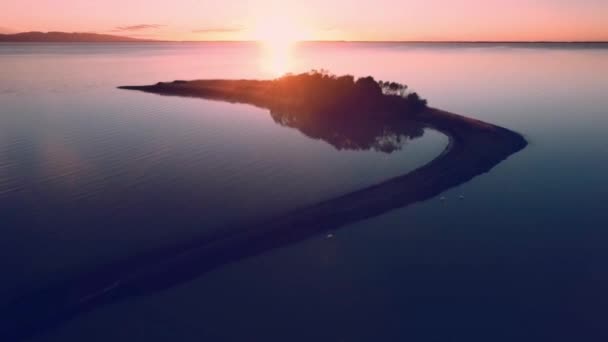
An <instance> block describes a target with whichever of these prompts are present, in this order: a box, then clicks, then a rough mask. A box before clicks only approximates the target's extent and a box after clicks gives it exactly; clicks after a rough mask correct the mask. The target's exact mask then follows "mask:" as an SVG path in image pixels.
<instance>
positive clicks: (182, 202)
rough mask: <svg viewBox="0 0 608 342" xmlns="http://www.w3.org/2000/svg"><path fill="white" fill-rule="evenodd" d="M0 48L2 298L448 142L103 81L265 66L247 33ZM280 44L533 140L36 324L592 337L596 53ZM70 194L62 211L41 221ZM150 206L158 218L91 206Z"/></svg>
mask: <svg viewBox="0 0 608 342" xmlns="http://www.w3.org/2000/svg"><path fill="white" fill-rule="evenodd" d="M24 49H25V50H26V51H24ZM28 49H29V50H28ZM70 49H73V50H70ZM0 51H2V52H0V56H1V57H0V59H2V64H0V65H1V67H0V68H2V71H3V78H2V81H0V82H2V83H0V85H1V87H0V89H1V90H0V91H1V92H2V94H3V95H1V96H2V97H1V101H2V116H1V117H0V120H2V124H1V125H0V127H1V128H0V129H1V130H2V133H1V134H0V139H2V141H3V145H2V148H1V150H0V151H1V152H0V155H1V156H2V157H0V160H1V161H2V162H1V164H0V165H2V166H0V172H2V175H8V177H6V176H3V177H2V178H0V179H1V180H2V181H0V184H2V189H15V188H16V189H18V190H14V191H9V192H7V193H3V194H2V195H0V196H4V197H2V198H3V200H2V201H1V203H2V205H3V211H2V213H3V214H2V215H3V216H4V217H9V219H10V220H12V221H11V222H17V223H19V224H18V225H9V226H4V225H3V227H2V229H3V230H4V239H3V240H2V246H1V247H2V250H3V253H4V254H5V255H8V256H9V257H7V258H4V259H3V261H2V263H3V268H4V269H6V270H8V272H7V273H5V274H7V276H6V278H7V280H5V281H4V284H3V287H2V288H3V289H4V291H3V296H4V294H6V296H5V297H4V298H8V296H9V295H10V294H11V293H14V292H15V291H16V289H17V288H19V287H21V286H23V287H31V286H34V285H35V286H37V285H40V283H41V282H44V281H49V280H50V279H54V278H60V277H62V276H64V275H68V274H70V273H71V272H76V271H77V270H80V269H86V268H87V267H88V266H90V265H95V264H96V263H99V262H100V260H110V259H112V258H119V257H121V256H126V255H129V254H130V253H137V251H139V250H145V249H146V248H153V247H154V246H158V245H159V243H171V241H179V240H180V239H184V238H186V239H187V238H188V237H189V236H193V234H198V233H200V232H201V227H207V226H209V227H216V226H214V225H213V224H211V225H209V223H210V222H213V223H217V227H221V226H223V224H224V223H228V222H230V221H231V220H235V219H239V220H240V219H251V218H253V217H255V216H256V215H272V214H273V213H274V212H275V211H280V210H287V209H288V208H290V207H291V206H297V205H305V204H307V203H311V202H314V201H316V200H317V199H320V198H326V197H331V196H332V195H335V194H337V193H344V192H348V191H351V190H352V189H355V188H358V187H361V186H364V185H366V184H373V183H375V182H377V181H379V180H382V179H386V178H389V177H390V176H394V175H397V174H400V172H401V171H402V166H403V165H404V164H403V163H405V164H407V165H410V166H409V167H410V169H411V168H413V167H415V166H416V165H419V164H420V163H421V162H424V161H428V160H430V159H431V158H433V156H434V155H436V154H437V153H439V152H440V151H441V149H442V148H443V146H444V145H443V144H445V139H444V138H442V137H441V136H440V135H438V134H436V133H435V135H434V134H433V132H427V134H425V135H424V136H423V137H422V138H419V139H416V140H413V141H411V142H410V143H409V144H408V145H407V146H406V147H405V148H404V149H403V151H402V152H398V153H393V154H390V155H387V154H382V153H379V152H373V151H367V152H361V151H350V152H348V151H347V152H344V151H342V152H339V151H337V150H336V149H334V148H333V147H332V146H330V145H329V144H327V143H324V142H322V141H314V140H311V139H309V138H307V137H305V136H304V135H302V134H301V133H299V132H298V131H297V130H294V129H287V128H284V127H281V126H278V125H276V124H275V123H273V122H272V120H271V119H270V117H269V116H268V114H266V113H265V112H264V111H263V110H260V109H255V108H252V107H247V106H240V105H230V104H223V103H213V102H206V101H202V100H196V99H183V98H165V97H158V96H154V95H149V94H138V93H124V92H120V91H118V90H114V89H113V86H114V85H120V84H132V83H151V82H156V81H158V80H172V79H191V78H206V77H265V76H271V75H272V72H273V70H272V69H273V68H272V67H269V66H268V65H267V64H265V63H264V54H263V53H260V54H258V53H257V52H256V50H255V49H254V48H253V47H251V46H249V45H246V46H235V45H229V46H221V45H219V46H218V45H217V44H214V45H211V46H207V45H172V44H169V45H148V46H145V47H135V46H128V47H126V46H121V47H112V46H108V45H102V46H77V47H71V46H68V47H65V46H59V47H57V46H32V47H27V48H23V47H21V48H19V50H16V49H15V47H14V46H0ZM289 58H290V60H289V61H286V62H285V61H284V62H285V63H282V64H281V65H282V66H284V65H289V68H290V69H291V70H294V71H300V70H307V69H310V68H320V67H323V68H327V69H330V70H332V71H333V72H335V73H352V74H355V75H359V76H360V75H367V74H371V75H374V76H376V77H377V78H379V79H390V80H395V81H399V82H405V83H407V84H409V85H410V86H412V87H413V88H415V90H417V91H419V92H420V93H421V94H422V95H423V96H425V97H427V98H428V99H429V100H430V103H431V105H433V106H437V107H440V108H444V109H447V110H450V111H453V112H457V113H461V114H465V115H469V116H472V117H475V118H479V119H482V120H486V121H489V122H492V123H495V124H499V125H502V126H505V127H507V128H510V129H514V130H517V131H519V132H521V133H522V134H524V135H525V136H526V138H527V139H528V140H529V142H530V145H529V146H528V147H527V148H526V149H525V150H524V151H522V152H520V153H518V154H517V155H515V156H513V157H511V158H509V159H508V160H507V161H505V162H503V163H502V164H500V165H499V166H498V167H496V168H495V169H493V170H492V171H491V172H490V173H488V174H485V175H481V176H479V177H477V178H475V179H473V180H472V181H470V182H469V183H467V184H465V185H463V186H461V187H459V188H457V189H452V190H450V191H448V192H447V193H445V194H443V196H445V197H446V200H444V201H440V200H439V199H434V200H430V201H427V202H424V203H420V204H416V205H413V206H410V207H407V208H404V209H401V210H395V211H392V212H390V213H387V214H384V215H382V216H379V217H376V218H373V219H370V220H366V221H361V222H358V223H356V224H353V225H349V226H347V227H343V228H341V229H340V230H337V231H335V232H334V237H333V238H327V237H326V236H319V237H317V238H312V239H309V240H307V241H304V242H301V243H299V244H296V245H293V246H288V247H285V248H281V249H277V250H273V251H271V252H267V253H265V254H263V255H261V256H258V257H253V258H250V259H247V260H242V261H239V262H238V263H234V264H230V265H227V266H225V267H223V268H221V269H218V270H216V271H214V272H211V273H208V274H206V275H204V276H202V277H200V278H198V279H197V280H195V281H192V282H189V283H186V284H183V285H180V286H177V287H174V288H172V289H170V290H168V291H164V292H159V293H156V294H154V295H150V296H144V297H138V298H132V299H129V300H126V301H122V302H118V303H114V304H110V305H108V306H105V307H101V308H98V309H96V310H94V311H91V312H89V313H86V314H83V315H81V316H79V317H78V318H76V319H74V320H72V321H70V322H68V323H67V324H64V325H62V326H60V327H59V328H58V329H57V330H54V331H51V332H49V333H47V334H46V335H44V336H41V337H40V339H43V340H55V341H66V340H74V341H77V340H78V341H80V340H88V341H108V340H121V341H133V340H155V341H166V340H180V341H182V340H183V341H199V340H211V341H242V340H272V341H285V340H288V341H311V340H315V341H402V340H412V341H451V340H453V341H466V340H470V341H513V340H526V341H555V340H566V341H571V340H584V341H603V340H605V338H606V337H607V336H608V335H607V334H608V332H607V330H606V329H605V327H604V326H605V324H604V322H605V321H606V319H607V318H608V317H607V316H608V315H607V314H606V311H605V307H606V304H608V296H607V295H606V291H605V289H606V288H607V287H608V273H607V272H606V271H605V265H606V264H607V262H608V250H607V249H606V247H605V246H606V245H607V243H608V233H607V232H606V229H605V227H606V224H605V222H606V219H607V218H608V215H607V214H606V212H605V207H606V205H605V201H606V198H607V197H608V185H607V183H606V174H607V171H608V153H606V148H607V146H608V139H607V138H606V134H605V132H606V130H607V128H608V113H607V112H608V97H606V96H605V89H608V74H606V73H603V72H602V70H608V50H605V49H601V48H594V49H590V48H585V49H581V48H570V47H551V48H543V47H534V48H530V47H527V48H525V49H524V48H518V47H513V46H507V47H494V46H493V47H483V48H482V47H471V46H466V47H460V48H455V47H452V48H449V49H447V48H445V47H433V46H407V45H386V44H382V45H374V44H369V45H365V44H342V45H340V44H333V45H327V44H321V45H317V46H315V45H309V46H305V47H301V48H299V49H296V50H295V51H293V52H292V54H291V55H290V57H289ZM92 66H93V67H92ZM6 74H8V75H9V77H8V78H6V77H4V75H6ZM6 79H10V80H12V81H11V82H6V81H5V80H6ZM75 84H76V85H80V86H74V85H75ZM83 85H88V87H83ZM7 108H8V109H9V110H7ZM5 141H6V142H5ZM294 151H298V152H297V153H296V152H294ZM410 151H413V152H410ZM408 163H409V164H408ZM7 165H8V166H7ZM328 170H332V171H328ZM345 174H348V175H349V176H348V177H345V176H344V175H345ZM385 177H386V178H385ZM294 179H296V180H297V182H294V181H293V180H294ZM210 194H211V195H210ZM262 195H263V200H262V199H261V198H262V197H261V196H262ZM461 195H462V196H464V199H459V197H460V196H461ZM142 198H145V199H146V200H145V201H144V202H141V201H140V200H141V199H142ZM70 205H71V206H73V207H70ZM4 206H9V207H10V208H11V209H10V210H4ZM91 206H92V208H101V211H97V210H92V213H91V214H90V215H95V214H100V213H101V214H102V215H100V216H97V217H95V219H91V220H85V219H86V218H88V217H94V216H88V215H89V212H87V211H86V210H81V209H83V208H91ZM74 208H76V209H79V210H78V214H77V215H75V216H72V217H77V218H78V219H80V218H82V219H83V221H82V222H83V224H82V225H78V226H77V227H78V229H74V228H73V227H75V225H67V226H64V225H52V224H49V223H48V222H54V221H53V220H58V221H56V222H61V220H65V219H66V217H71V216H70V215H66V213H69V212H71V211H73V210H74ZM34 209H35V210H38V211H35V210H34ZM149 209H153V210H149ZM163 209H165V210H163ZM62 211H63V212H62ZM54 212H62V215H60V217H59V218H57V217H54V216H53V213H54ZM198 212H200V213H201V214H200V216H197V215H195V214H194V213H198ZM6 213H9V214H6ZM26 213H32V214H31V215H29V218H27V219H26V216H25V214H26ZM34 213H41V214H39V215H40V216H39V215H38V214H34ZM112 213H119V214H118V215H117V216H116V214H114V215H115V216H110V215H112ZM188 213H189V215H190V216H188ZM184 214H186V216H184ZM108 217H111V218H108ZM150 217H153V218H154V221H155V222H158V223H155V224H154V225H153V227H154V228H153V229H151V228H149V227H147V226H139V225H128V226H123V225H111V226H108V225H102V224H96V222H104V220H106V221H105V222H108V221H107V220H110V221H111V222H114V221H115V222H131V221H128V220H133V221H132V222H139V221H138V220H141V221H142V222H149V221H150ZM184 217H187V218H188V219H187V220H184ZM40 218H44V219H40ZM99 220H101V221H99ZM121 220H123V221H121ZM124 220H127V221H124ZM5 222H6V221H5ZM79 222H80V221H79ZM85 223H86V224H85ZM175 223H178V224H175ZM65 227H72V228H70V229H65ZM159 241H160V242H159ZM32 284H34V285H32ZM35 286H34V287H35Z"/></svg>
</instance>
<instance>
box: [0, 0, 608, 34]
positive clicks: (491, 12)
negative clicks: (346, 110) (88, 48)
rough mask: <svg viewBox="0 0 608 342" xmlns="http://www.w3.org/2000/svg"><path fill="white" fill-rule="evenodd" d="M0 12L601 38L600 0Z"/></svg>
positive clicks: (119, 6) (10, 24)
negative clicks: (279, 19)
mask: <svg viewBox="0 0 608 342" xmlns="http://www.w3.org/2000/svg"><path fill="white" fill-rule="evenodd" d="M0 17H1V18H2V21H0V25H1V27H0V32H15V31H32V30H36V31H70V32H73V31H78V32H97V33H107V34H118V35H128V36H134V37H145V38H157V39H171V40H242V39H255V38H256V32H259V31H260V30H266V31H268V30H274V29H275V27H273V26H272V25H275V26H284V24H273V23H286V22H288V23H289V26H290V28H291V31H293V32H296V31H297V33H298V38H301V39H310V40H567V41H570V40H605V41H607V40H608V0H536V1H529V0H510V1H508V0H504V1H502V0H486V1H474V0H375V1H350V0H335V1H330V0H308V1H300V2H296V1H276V0H250V1H229V0H227V1H216V0H212V1H211V0H171V1H167V0H131V1H128V0H106V1H89V0H52V1H49V0H3V1H2V2H1V3H0ZM277 18H282V19H281V21H277ZM276 30H281V27H276ZM294 34H295V33H294Z"/></svg>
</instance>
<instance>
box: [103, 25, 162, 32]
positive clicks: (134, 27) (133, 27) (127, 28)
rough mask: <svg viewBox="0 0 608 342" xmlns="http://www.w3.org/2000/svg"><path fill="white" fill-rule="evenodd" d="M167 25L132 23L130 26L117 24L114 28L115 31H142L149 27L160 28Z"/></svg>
mask: <svg viewBox="0 0 608 342" xmlns="http://www.w3.org/2000/svg"><path fill="white" fill-rule="evenodd" d="M163 26H165V25H159V24H139V25H130V26H117V27H115V28H114V30H113V31H114V32H123V31H142V30H149V29H158V28H161V27H163Z"/></svg>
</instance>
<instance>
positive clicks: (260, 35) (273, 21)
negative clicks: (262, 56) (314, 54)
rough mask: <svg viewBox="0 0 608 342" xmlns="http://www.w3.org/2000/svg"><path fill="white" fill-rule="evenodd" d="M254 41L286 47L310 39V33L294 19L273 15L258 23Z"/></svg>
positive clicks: (254, 32)
mask: <svg viewBox="0 0 608 342" xmlns="http://www.w3.org/2000/svg"><path fill="white" fill-rule="evenodd" d="M252 35H253V39H254V40H257V41H259V42H262V43H264V44H266V45H268V46H272V47H275V48H276V47H286V46H291V45H293V44H294V43H296V42H298V41H301V40H307V39H310V32H308V30H307V29H306V27H304V25H302V24H300V23H298V22H297V21H296V20H294V19H293V18H288V17H283V16H280V15H273V16H272V17H270V18H266V19H265V20H264V21H260V22H258V23H257V24H256V25H255V27H254V29H253V32H252Z"/></svg>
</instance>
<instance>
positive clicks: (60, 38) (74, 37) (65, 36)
mask: <svg viewBox="0 0 608 342" xmlns="http://www.w3.org/2000/svg"><path fill="white" fill-rule="evenodd" d="M153 41H155V40H151V39H137V38H131V37H123V36H114V35H109V34H97V33H80V32H73V33H69V32H46V33H45V32H22V33H15V34H0V42H16V43H17V42H41V43H44V42H52V43H103V42H153Z"/></svg>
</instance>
